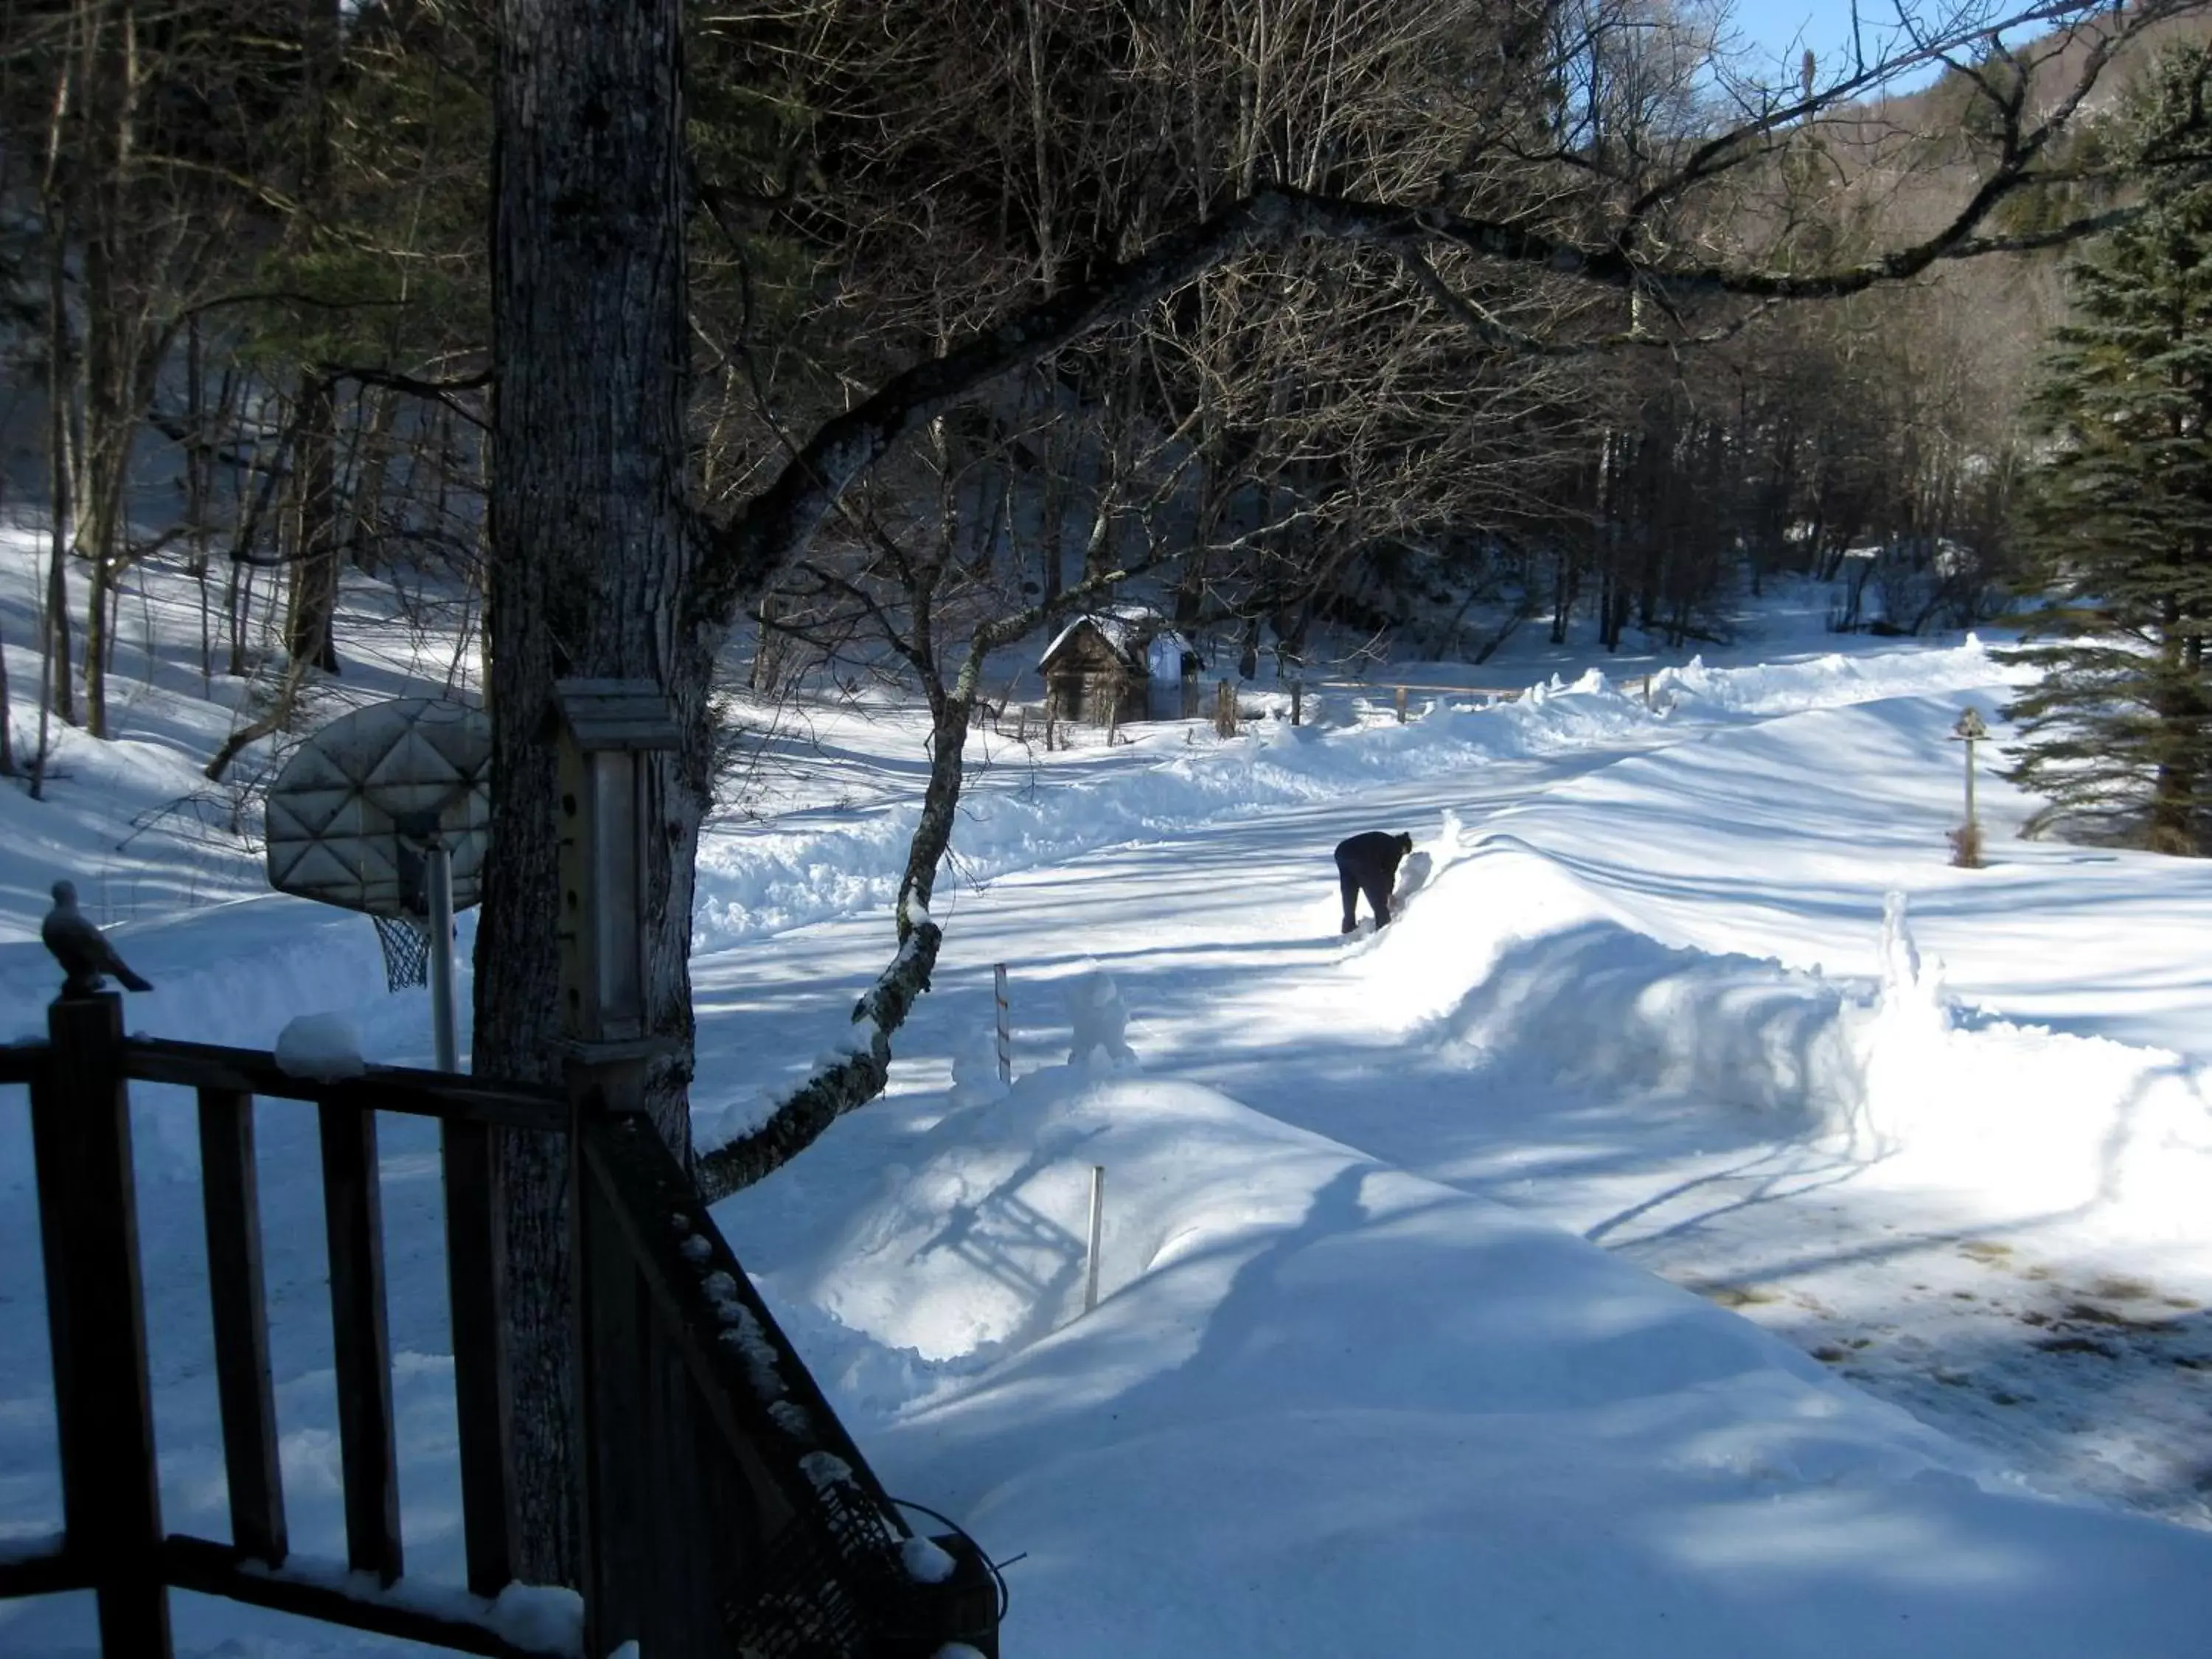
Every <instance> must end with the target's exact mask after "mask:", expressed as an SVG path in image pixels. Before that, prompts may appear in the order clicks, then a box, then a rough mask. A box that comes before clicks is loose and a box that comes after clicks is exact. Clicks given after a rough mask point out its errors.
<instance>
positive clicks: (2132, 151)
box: [1999, 47, 2212, 854]
mask: <svg viewBox="0 0 2212 1659" xmlns="http://www.w3.org/2000/svg"><path fill="white" fill-rule="evenodd" d="M2208 76H2212V58H2208V56H2207V54H2206V52H2205V51H2204V49H2203V48H2201V47H2190V48H2186V49H2184V50H2179V51H2176V52H2170V53H2168V54H2167V55H2166V56H2165V57H2163V58H2160V60H2159V62H2158V63H2157V64H2156V65H2155V66H2154V69H2153V70H2152V71H2151V72H2150V73H2148V74H2147V75H2146V76H2144V77H2143V78H2142V81H2141V82H2138V83H2137V85H2136V87H2135V88H2132V89H2131V93H2130V97H2129V99H2128V100H2127V101H2126V102H2125V104H2124V106H2123V108H2122V111H2121V114H2120V120H2119V134H2118V143H2119V144H2120V145H2121V146H2122V147H2123V149H2124V154H2125V155H2126V157H2127V159H2128V160H2129V161H2130V163H2131V164H2132V165H2133V167H2135V168H2136V172H2137V174H2138V177H2139V178H2141V179H2142V180H2143V181H2144V185H2145V187H2146V197H2147V199H2146V204H2145V210H2144V211H2143V212H2142V215H2141V216H2138V217H2136V218H2135V219H2133V220H2131V221H2130V222H2128V223H2126V224H2125V225H2124V226H2123V227H2122V228H2119V229H2118V230H2116V231H2114V232H2113V233H2112V235H2111V236H2110V237H2109V238H2108V239H2107V240H2105V241H2104V242H2102V243H2101V244H2100V245H2098V246H2095V247H2093V249H2092V251H2091V252H2089V253H2087V255H2086V256H2085V257H2084V258H2081V260H2079V261H2078V262H2076V263H2075V264H2074V265H2073V266H2072V267H2071V268H2070V270H2069V287H2070V298H2071V300H2072V303H2073V315H2072V319H2071V320H2070V321H2069V323H2068V324H2067V325H2065V326H2063V327H2062V328H2061V329H2059V330H2058V331H2057V335H2056V337H2055V342H2054V349H2053V351H2052V353H2051V359H2050V362H2049V364H2048V367H2047V368H2046V369H2045V374H2044V379H2043V382H2042V385H2041V386H2040V387H2039V391H2038V392H2037V395H2036V398H2035V399H2034V402H2033V404H2032V405H2031V409H2032V419H2033V422H2034V424H2035V426H2036V428H2038V429H2039V436H2040V437H2041V439H2042V440H2043V441H2042V443H2041V445H2040V446H2039V447H2040V448H2041V449H2042V451H2043V453H2044V459H2042V461H2041V462H2040V464H2039V465H2037V466H2036V467H2035V468H2034V469H2033V471H2032V472H2031V473H2030V475H2029V476H2028V477H2027V479H2026V480H2025V481H2024V482H2025V484H2026V489H2025V491H2024V495H2025V500H2024V502H2023V510H2022V515H2021V532H2022V540H2023V547H2022V551H2023V552H2024V554H2025V555H2026V556H2027V562H2028V568H2029V569H2030V571H2031V572H2032V573H2033V575H2034V576H2035V577H2036V578H2037V579H2039V581H2040V582H2041V583H2042V584H2043V587H2044V592H2045V599H2044V601H2043V603H2042V604H2041V605H2040V606H2039V608H2038V609H2036V610H2035V611H2033V612H2032V613H2030V615H2029V616H2028V617H2027V618H2026V627H2025V628H2024V629H2023V635H2022V639H2023V643H2022V647H2021V648H2020V649H2018V650H2015V651H2009V652H2003V653H1999V654H2000V656H2001V657H2002V658H2003V659H2005V660H2007V661H2011V662H2019V663H2024V664H2027V665H2030V666H2032V667H2033V668H2035V669H2037V670H2039V671H2040V674H2041V678H2040V680H2039V682H2038V683H2037V684H2035V685H2034V687H2033V689H2032V690H2029V691H2028V692H2027V694H2026V695H2024V696H2021V698H2019V699H2018V700H2017V701H2016V702H2014V703H2013V704H2012V706H2011V707H2010V708H2008V710H2007V711H2006V712H2007V714H2009V715H2010V716H2011V717H2012V718H2014V719H2015V720H2019V721H2021V742H2020V744H2018V746H2017V747H2016V748H2015V750H2014V754H2015V761H2016V763H2015V766H2014V768H2013V769H2012V771H2011V772H2010V774H2009V776H2010V777H2011V778H2012V779H2013V781H2015V782H2017V783H2019V784H2021V786H2023V787H2026V788H2028V789H2031V790H2033V791H2035V792H2037V793H2040V794H2042V795H2044V796H2045V797H2046V798H2048V799H2049V801H2050V803H2051V805H2049V806H2048V807H2047V808H2046V809H2045V811H2044V812H2043V813H2042V814H2040V815H2039V822H2047V821H2050V820H2051V819H2054V818H2063V819H2065V820H2067V821H2069V822H2072V823H2078V824H2081V825H2084V826H2086V827H2093V828H2096V829H2100V830H2102V831H2104V832H2106V833H2116V834H2118V835H2121V836H2124V837H2126V838H2127V839H2130V840H2133V841H2136V842H2139V843H2141V844H2142V845H2146V846H2148V847H2150V848H2153V849H2154V850H2157V851H2160V852H2166V853H2181V854H2196V853H2202V852H2203V851H2205V850H2207V848H2208V845H2212V742H2208V738H2212V732H2209V731H2208V726H2207V718H2208V714H2212V684H2208V680H2207V676H2206V663H2205V656H2204V638H2205V633H2206V629H2207V628H2208V626H2212V165H2208V164H2207V157H2208V155H2212V146H2208V143H2207V140H2206V137H2205V134H2204V128H2205V124H2206V114H2205V101H2206V94H2207V91H2208V87H2212V82H2209V81H2208ZM2153 178H2155V179H2156V183H2155V185H2152V184H2151V182H2150V181H2151V179H2153Z"/></svg>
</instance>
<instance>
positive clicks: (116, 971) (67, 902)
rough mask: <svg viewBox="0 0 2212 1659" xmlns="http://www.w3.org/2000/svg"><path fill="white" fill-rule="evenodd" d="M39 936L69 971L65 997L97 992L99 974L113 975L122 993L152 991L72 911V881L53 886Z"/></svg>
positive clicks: (97, 931) (97, 932)
mask: <svg viewBox="0 0 2212 1659" xmlns="http://www.w3.org/2000/svg"><path fill="white" fill-rule="evenodd" d="M39 937H40V939H43V940H45V941H46V949H47V950H48V951H51V952H52V954H53V958H54V960H55V961H56V962H58V963H61V965H62V966H63V967H64V968H65V969H68V970H69V978H68V980H67V981H64V984H63V986H62V994H63V995H64V996H65V997H85V996H91V995H93V994H94V993H95V992H97V991H98V990H99V989H100V978H101V976H102V975H112V976H113V978H114V979H115V980H116V981H118V983H119V984H121V985H122V987H123V988H124V989H125V990H126V991H150V990H152V989H153V988H154V987H153V986H152V985H151V984H149V982H148V981H145V980H143V979H141V978H139V977H138V975H136V974H134V973H132V972H131V969H130V966H129V964H128V963H125V961H124V960H123V958H122V957H118V956H117V955H116V954H115V947H114V946H113V945H110V944H109V943H108V942H107V939H106V936H105V935H104V934H102V933H100V929H99V928H97V927H94V926H93V925H92V923H91V922H89V921H86V920H85V915H84V912H83V911H82V910H80V909H78V908H76V883H75V882H68V881H58V882H56V883H55V884H54V908H52V909H51V910H49V911H47V912H46V920H45V921H43V922H41V923H40V924H39Z"/></svg>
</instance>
